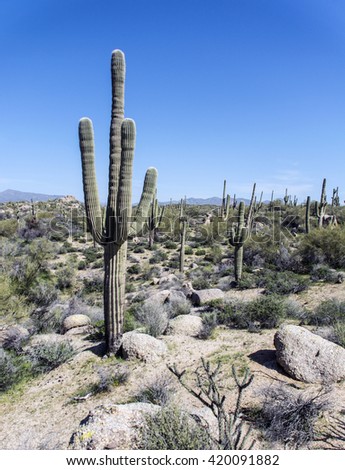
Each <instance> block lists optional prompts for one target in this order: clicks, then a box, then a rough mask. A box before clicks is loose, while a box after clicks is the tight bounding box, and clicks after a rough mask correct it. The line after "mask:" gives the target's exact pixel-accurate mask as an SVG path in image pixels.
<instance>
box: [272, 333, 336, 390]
mask: <svg viewBox="0 0 345 470" xmlns="http://www.w3.org/2000/svg"><path fill="white" fill-rule="evenodd" d="M274 345H275V347H276V350H277V362H278V364H280V365H281V367H282V368H283V369H284V370H285V372H286V373H287V374H288V375H289V376H290V377H292V378H294V379H297V380H301V381H303V382H307V383H333V382H338V381H339V380H343V379H344V378H345V349H344V348H342V347H341V346H338V345H337V344H334V343H332V342H331V341H328V340H326V339H324V338H321V337H320V336H318V335H315V334H314V333H311V332H310V331H308V330H307V329H305V328H302V327H300V326H296V325H283V326H282V327H281V328H280V329H279V330H278V331H277V333H276V334H275V337H274Z"/></svg>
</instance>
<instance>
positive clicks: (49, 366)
mask: <svg viewBox="0 0 345 470" xmlns="http://www.w3.org/2000/svg"><path fill="white" fill-rule="evenodd" d="M74 354H75V351H74V349H73V346H72V344H71V343H70V342H69V341H41V342H39V343H37V344H35V345H34V346H32V347H31V348H30V350H29V353H28V356H29V358H30V361H31V363H32V365H33V370H34V371H35V372H37V373H44V372H49V371H51V370H53V369H55V368H56V367H59V366H60V365H61V364H63V363H64V362H66V361H68V360H69V359H70V358H71V357H73V355H74Z"/></svg>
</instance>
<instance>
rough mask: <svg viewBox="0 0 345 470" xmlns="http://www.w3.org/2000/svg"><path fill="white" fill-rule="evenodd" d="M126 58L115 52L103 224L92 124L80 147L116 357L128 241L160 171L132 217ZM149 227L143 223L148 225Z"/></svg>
mask: <svg viewBox="0 0 345 470" xmlns="http://www.w3.org/2000/svg"><path fill="white" fill-rule="evenodd" d="M125 68H126V66H125V57H124V54H123V52H122V51H120V50H115V51H113V53H112V60H111V76H112V110H111V125H110V156H109V184H108V201H107V206H106V211H105V217H104V220H103V217H102V210H101V206H100V202H99V196H98V187H97V180H96V173H95V165H94V161H95V151H94V135H93V126H92V121H91V120H90V119H88V118H82V119H81V120H80V122H79V144H80V151H81V160H82V171H83V188H84V199H85V209H86V216H87V220H88V225H89V228H90V231H91V233H92V236H93V238H94V240H95V242H96V243H98V244H100V245H102V246H103V247H104V291H103V300H104V320H105V335H106V348H107V352H108V353H116V352H117V351H118V349H119V347H120V346H121V342H122V334H123V313H124V300H125V273H126V258H127V237H128V235H129V234H130V233H135V229H136V224H138V223H139V218H140V217H144V218H145V217H146V216H147V214H148V211H149V207H150V203H151V201H152V198H153V195H154V193H155V189H156V182H157V170H156V169H155V168H149V169H148V170H147V172H146V176H145V181H144V187H143V191H142V195H141V199H140V202H139V205H138V207H137V210H136V214H135V217H132V166H133V156H134V147H135V123H134V121H132V120H131V119H124V84H125ZM142 223H143V222H142Z"/></svg>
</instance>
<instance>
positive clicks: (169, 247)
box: [164, 240, 177, 250]
mask: <svg viewBox="0 0 345 470" xmlns="http://www.w3.org/2000/svg"><path fill="white" fill-rule="evenodd" d="M164 247H165V248H166V249H167V250H176V249H177V244H176V243H175V242H173V241H172V240H167V241H166V242H165V243H164Z"/></svg>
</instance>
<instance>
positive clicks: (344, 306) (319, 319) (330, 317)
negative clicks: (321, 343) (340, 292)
mask: <svg viewBox="0 0 345 470" xmlns="http://www.w3.org/2000/svg"><path fill="white" fill-rule="evenodd" d="M307 319H308V323H309V324H310V325H330V326H333V325H335V324H336V323H337V322H345V302H344V301H339V300H337V299H329V300H324V301H322V302H321V303H320V304H319V305H318V306H317V307H316V308H315V310H314V311H313V312H309V313H308V315H307Z"/></svg>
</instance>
